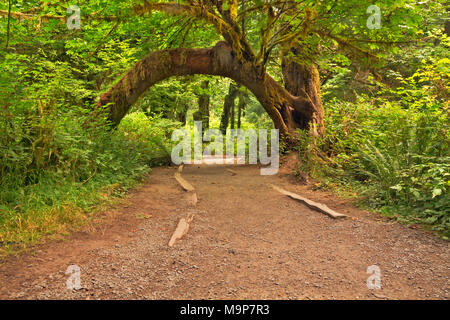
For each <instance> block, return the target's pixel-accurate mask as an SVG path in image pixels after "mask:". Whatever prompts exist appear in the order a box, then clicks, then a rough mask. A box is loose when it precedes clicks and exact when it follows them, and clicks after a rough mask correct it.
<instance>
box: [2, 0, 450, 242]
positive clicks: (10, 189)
mask: <svg viewBox="0 0 450 320" xmlns="http://www.w3.org/2000/svg"><path fill="white" fill-rule="evenodd" d="M449 32H450V26H449V20H448V11H447V7H446V5H445V1H421V2H419V1H413V0H384V1H375V2H374V3H368V2H365V1H361V0H345V1H344V0H342V1H341V0H325V1H312V0H311V1H310V0H293V1H291V0H266V1H262V0H225V1H220V0H202V1H189V0H188V1H142V0H135V1H132V0H108V1H106V0H84V1H81V0H80V1H73V2H70V3H67V2H64V1H56V0H48V1H47V0H43V1H37V0H27V1H21V0H8V1H3V2H2V3H0V65H1V71H0V186H1V188H0V212H1V215H0V223H1V226H0V242H2V243H3V244H4V245H5V246H9V245H14V244H18V243H27V242H33V241H34V239H37V238H39V237H40V236H41V235H42V234H46V233H52V232H56V231H58V230H60V229H63V230H66V229H67V228H68V229H70V228H71V227H72V226H73V225H76V224H79V223H82V222H83V221H85V219H87V217H86V213H85V212H88V211H90V210H91V209H92V208H93V207H94V206H96V205H97V204H98V203H99V202H101V201H102V197H105V194H106V195H109V194H111V193H114V194H116V193H121V192H122V191H124V190H126V189H127V188H129V187H130V186H132V185H133V184H134V183H135V181H136V180H138V179H139V178H140V177H141V176H142V175H143V173H145V172H146V171H147V170H148V167H149V166H153V165H159V164H165V163H167V161H168V160H167V155H168V154H170V148H171V143H172V142H171V141H170V134H171V132H172V131H173V130H174V129H175V128H178V127H182V126H190V125H191V124H192V122H193V121H194V120H202V121H203V125H204V126H205V128H206V127H215V128H221V129H222V131H223V132H225V129H226V128H241V127H242V128H259V127H261V128H272V127H275V128H277V129H279V130H280V133H281V135H282V136H283V139H284V141H285V151H288V150H290V151H292V150H293V151H294V152H295V153H298V155H299V158H300V162H299V165H298V169H297V171H298V176H299V178H300V179H306V180H307V179H309V177H313V178H314V179H317V181H319V182H318V183H317V186H318V187H324V188H332V189H333V190H335V191H336V192H338V193H342V194H345V195H353V196H354V195H355V194H358V197H357V198H358V199H359V200H361V204H362V205H364V206H370V207H372V208H375V209H377V210H379V211H381V212H383V213H385V214H386V215H389V216H392V217H396V218H398V219H399V220H402V221H405V222H408V223H421V224H425V225H429V226H430V227H431V228H434V230H436V231H438V232H440V233H442V234H444V236H448V230H449V229H448V228H449V225H450V217H449V201H448V200H449V198H448V194H447V192H448V188H449V171H448V168H449V166H450V165H449V162H448V160H449V155H448V142H449V139H448V94H449V86H448V85H449V66H448V65H449V61H450V60H449V57H448V47H449V38H448V35H449ZM111 128H114V129H113V130H111ZM88 194H89V196H86V195H88ZM103 200H104V199H103ZM69 208H70V210H69ZM69 211H71V212H72V213H70V214H69V213H68V212H69ZM48 212H52V214H51V215H49V214H48Z"/></svg>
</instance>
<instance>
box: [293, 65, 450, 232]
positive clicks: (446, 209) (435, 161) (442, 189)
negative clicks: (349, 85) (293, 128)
mask: <svg viewBox="0 0 450 320" xmlns="http://www.w3.org/2000/svg"><path fill="white" fill-rule="evenodd" d="M438 67H440V61H437V62H435V63H434V64H429V63H428V64H426V65H425V66H424V67H422V68H420V69H419V70H418V71H417V72H416V73H415V74H414V75H413V76H412V77H409V78H406V79H402V78H400V80H401V82H402V87H400V88H396V89H389V88H383V87H382V86H381V90H380V92H379V95H380V97H379V98H376V99H373V98H368V97H364V96H360V97H359V98H358V101H356V102H354V103H352V102H344V101H340V100H337V99H333V100H331V101H330V102H329V103H327V108H326V115H325V118H326V119H325V122H326V124H325V127H326V128H327V133H326V136H325V137H324V138H322V139H316V140H315V141H312V138H311V137H310V135H309V134H308V133H306V132H302V133H301V134H302V136H303V138H302V139H301V141H302V142H301V143H300V145H299V155H300V159H301V166H300V168H299V170H300V171H301V172H308V173H309V174H310V175H311V176H312V177H314V178H316V179H318V180H319V181H321V183H320V185H321V186H322V187H325V188H331V189H333V190H335V191H337V192H338V193H340V194H344V195H347V196H351V197H354V198H357V199H358V202H359V204H360V205H363V206H364V207H366V208H371V209H374V210H376V211H378V212H381V213H382V214H383V215H386V216H388V217H392V218H395V219H397V220H398V221H400V222H403V223H407V224H420V225H422V226H424V227H425V228H427V229H431V230H433V231H435V232H437V233H438V234H440V235H441V236H442V237H443V238H445V239H448V238H450V196H449V192H448V191H449V187H450V154H449V150H450V148H449V141H450V137H449V131H448V122H449V119H448V115H449V114H448V100H447V99H446V97H447V96H448V68H447V69H442V68H438ZM386 97H389V98H386Z"/></svg>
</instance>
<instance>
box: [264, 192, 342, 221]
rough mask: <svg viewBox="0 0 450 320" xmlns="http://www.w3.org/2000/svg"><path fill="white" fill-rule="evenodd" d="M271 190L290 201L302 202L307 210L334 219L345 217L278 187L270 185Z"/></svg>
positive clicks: (325, 206) (323, 205) (321, 204)
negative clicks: (315, 211) (288, 198)
mask: <svg viewBox="0 0 450 320" xmlns="http://www.w3.org/2000/svg"><path fill="white" fill-rule="evenodd" d="M272 188H274V189H275V190H277V191H278V192H280V193H282V194H284V195H286V196H288V197H290V198H292V199H295V200H299V201H301V202H303V203H304V204H305V205H307V206H308V207H309V208H311V209H313V210H317V211H320V212H322V213H325V214H327V215H329V216H330V217H332V218H334V219H337V218H345V217H347V216H346V215H345V214H342V213H338V212H336V211H334V210H332V209H330V208H328V206H327V205H325V204H323V203H318V202H314V201H312V200H309V199H307V198H304V197H302V196H300V195H298V194H296V193H293V192H289V191H286V190H284V189H282V188H280V187H277V186H274V185H272Z"/></svg>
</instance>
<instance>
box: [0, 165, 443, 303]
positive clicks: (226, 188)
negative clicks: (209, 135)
mask: <svg viewBox="0 0 450 320" xmlns="http://www.w3.org/2000/svg"><path fill="white" fill-rule="evenodd" d="M225 168H227V167H226V166H207V165H204V166H201V167H198V166H186V167H185V168H184V170H183V177H184V178H185V179H186V180H187V181H189V182H190V183H191V184H192V185H194V186H195V188H196V190H197V195H198V198H199V202H198V204H197V206H196V207H195V209H193V208H192V207H190V206H189V204H188V201H186V200H185V196H186V194H185V192H184V191H183V190H182V189H181V188H180V186H179V185H178V184H177V182H176V180H175V179H174V177H173V175H174V172H175V171H176V168H173V167H172V168H158V169H154V170H153V171H152V173H151V174H150V176H149V177H148V181H147V182H146V184H145V185H144V186H143V187H141V188H139V189H138V190H135V191H133V192H132V193H131V195H130V197H129V198H128V200H127V201H128V205H120V206H118V207H117V208H113V209H111V210H110V212H108V217H109V218H108V219H107V220H105V224H103V225H102V226H101V228H99V230H97V231H95V232H91V233H88V232H80V233H77V234H74V235H73V236H71V237H70V239H68V240H66V241H62V242H58V243H55V242H53V243H49V244H47V245H43V246H39V247H38V248H36V250H35V251H34V252H33V254H27V255H22V256H20V257H16V258H8V259H7V260H5V261H3V262H2V263H1V265H0V298H2V299H11V298H13V299H14V298H21V299H31V298H39V299H61V298H64V299H355V298H356V299H387V298H388V299H399V298H408V299H416V298H425V299H449V288H450V285H449V284H450V250H449V243H448V242H445V241H443V240H440V239H437V238H436V237H435V236H432V235H430V234H427V233H425V232H424V231H422V230H415V229H410V228H408V227H406V226H403V225H399V224H397V223H393V222H389V221H387V220H384V219H381V218H379V217H378V216H377V215H374V214H369V213H366V212H363V211H361V210H358V209H355V208H354V207H352V206H351V205H349V204H348V203H346V202H345V201H342V200H337V199H335V198H333V197H331V196H329V195H327V194H325V193H323V192H317V191H314V192H312V191H311V190H309V189H308V187H306V186H300V185H294V184H291V183H290V182H289V178H288V177H286V176H283V175H278V176H260V175H259V169H258V168H257V167H256V166H239V167H236V166H233V167H232V169H233V170H234V171H236V172H237V175H234V176H233V175H232V174H231V173H230V172H229V171H226V170H225ZM230 168H231V167H230ZM271 183H272V184H276V185H278V186H280V187H282V188H285V189H287V190H289V191H293V192H297V193H299V194H301V195H303V196H306V197H308V198H310V199H312V200H316V201H320V202H323V203H325V204H327V205H328V206H329V207H330V208H332V209H335V210H336V211H339V212H342V213H345V214H347V215H348V216H350V218H348V219H345V220H334V219H331V218H329V217H328V216H326V215H324V214H321V213H318V212H315V211H312V210H310V209H308V208H307V207H305V206H304V205H302V204H300V203H298V202H296V201H294V200H291V199H289V198H287V197H286V196H283V195H281V194H279V193H278V192H276V191H275V190H273V189H272V188H271V187H270V186H269V184H271ZM192 210H194V211H195V217H194V220H193V222H192V223H191V228H190V230H189V233H188V234H187V236H186V237H185V238H183V239H182V240H180V241H179V242H177V243H176V244H175V246H174V247H173V248H169V247H168V245H167V243H168V241H169V239H170V237H171V235H172V232H173V231H174V230H175V228H176V226H177V223H178V221H179V219H180V218H181V217H184V216H185V215H186V213H187V212H188V211H192ZM146 214H147V215H148V214H150V215H151V217H149V216H146ZM136 215H137V216H136ZM141 218H143V219H141ZM73 264H76V265H78V266H79V267H80V268H81V273H80V274H81V285H82V288H81V289H79V290H68V289H67V288H66V280H67V278H68V277H69V276H68V275H66V274H65V271H66V269H67V267H68V266H69V265H73ZM371 265H377V266H379V268H380V270H381V285H382V289H381V290H373V291H371V290H369V289H368V288H367V285H366V279H367V278H368V277H369V275H368V274H367V273H366V270H367V267H368V266H371Z"/></svg>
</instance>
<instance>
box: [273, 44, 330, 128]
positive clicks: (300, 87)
mask: <svg viewBox="0 0 450 320" xmlns="http://www.w3.org/2000/svg"><path fill="white" fill-rule="evenodd" d="M293 53H294V55H295V51H294V52H293ZM281 68H282V73H283V79H284V86H285V88H286V90H287V91H289V92H290V93H291V94H292V95H294V96H305V97H306V98H307V100H306V101H305V104H306V106H305V107H306V108H309V109H310V110H311V111H312V112H311V113H310V114H308V115H306V116H305V114H304V113H299V112H297V110H292V109H284V110H282V116H283V119H284V121H285V122H286V125H287V126H288V128H289V130H290V131H293V130H295V129H303V130H311V132H312V133H313V134H314V135H315V136H321V135H323V134H324V131H325V127H324V123H323V113H324V112H323V105H322V99H321V97H320V77H319V71H318V70H317V67H316V66H315V65H313V64H311V65H306V64H300V63H298V62H297V61H295V60H294V59H293V58H290V57H286V56H285V57H283V58H282V64H281Z"/></svg>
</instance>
